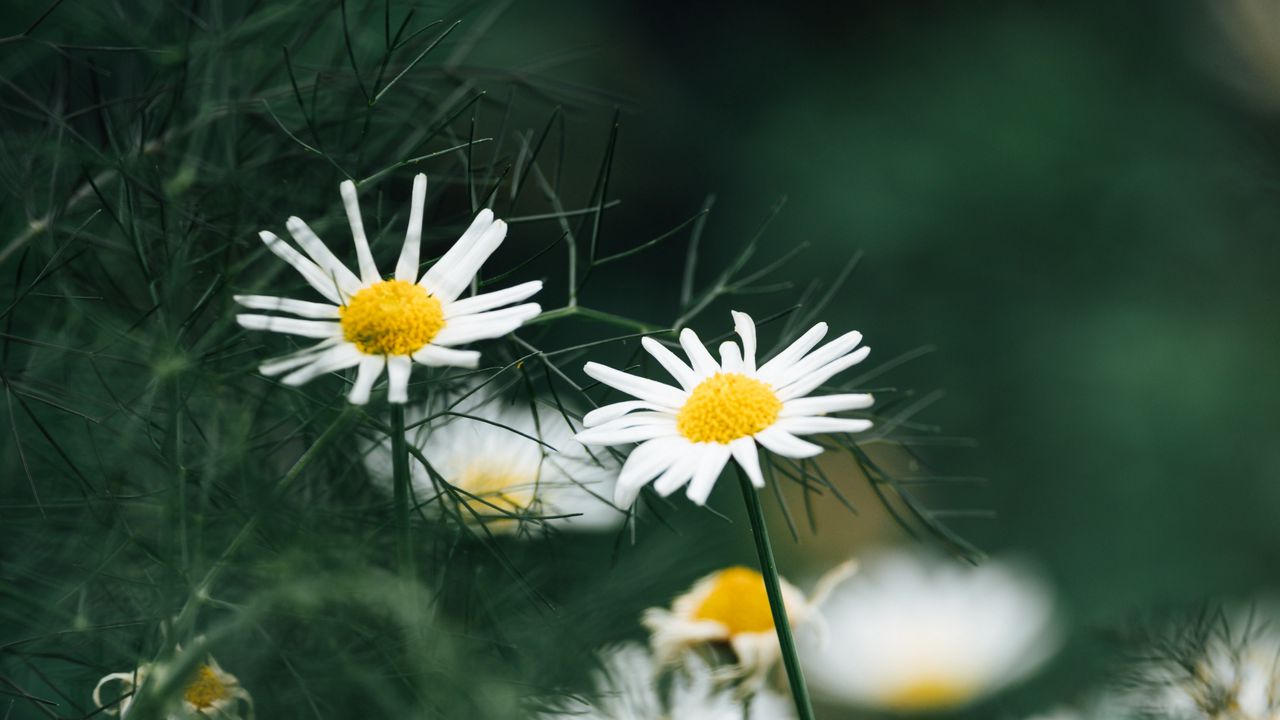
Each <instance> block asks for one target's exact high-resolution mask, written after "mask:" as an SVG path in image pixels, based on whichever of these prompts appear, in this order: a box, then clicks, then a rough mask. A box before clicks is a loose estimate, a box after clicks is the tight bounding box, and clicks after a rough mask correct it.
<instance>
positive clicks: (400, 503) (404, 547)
mask: <svg viewBox="0 0 1280 720" xmlns="http://www.w3.org/2000/svg"><path fill="white" fill-rule="evenodd" d="M391 474H392V478H393V481H394V490H395V496H394V499H395V514H396V557H397V558H398V560H399V563H400V574H401V575H403V576H404V577H406V578H408V577H411V576H412V575H413V541H412V537H411V536H410V532H409V516H410V513H411V512H412V511H411V509H410V507H409V448H408V445H407V444H406V443H405V437H404V405H400V404H393V405H392V406H391Z"/></svg>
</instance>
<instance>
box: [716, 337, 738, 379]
mask: <svg viewBox="0 0 1280 720" xmlns="http://www.w3.org/2000/svg"><path fill="white" fill-rule="evenodd" d="M720 369H721V370H723V371H724V372H727V373H740V372H742V351H741V350H739V349H738V343H736V342H733V341H731V340H726V341H724V342H722V343H720Z"/></svg>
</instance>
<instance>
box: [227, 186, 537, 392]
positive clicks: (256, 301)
mask: <svg viewBox="0 0 1280 720" xmlns="http://www.w3.org/2000/svg"><path fill="white" fill-rule="evenodd" d="M340 190H341V191H342V203H343V205H344V206H345V207H346V211H347V220H348V221H349V222H350V224H351V235H352V237H353V238H354V239H355V246H356V259H357V261H358V263H359V271H360V272H359V275H356V274H355V273H353V272H351V271H350V270H348V269H347V266H346V265H344V264H343V263H342V261H340V260H338V258H337V257H336V256H335V255H334V254H333V252H332V251H330V250H329V248H328V247H326V246H325V244H324V243H323V242H322V241H321V240H320V238H318V237H316V234H315V233H313V232H312V231H311V228H309V227H307V224H306V223H305V222H303V221H302V220H300V219H298V218H296V217H291V218H289V220H288V222H287V223H286V227H288V229H289V233H290V234H291V235H293V239H294V240H296V241H297V243H298V245H300V246H301V247H302V249H303V251H305V252H306V254H307V255H309V256H310V259H307V258H306V257H304V256H303V255H302V254H301V253H299V252H298V251H297V250H295V249H294V248H293V246H291V245H289V244H288V243H286V242H285V241H283V240H281V239H280V238H278V237H276V236H275V235H274V234H272V233H270V232H268V231H266V230H263V231H262V232H261V233H259V235H260V236H261V237H262V241H263V242H264V243H266V245H267V248H268V249H269V250H271V252H273V253H275V254H276V255H277V256H278V257H279V258H280V259H282V260H284V261H285V262H287V263H289V264H290V265H291V266H293V268H294V269H295V270H297V271H298V272H299V274H301V275H302V277H303V278H304V279H305V280H306V281H307V283H309V284H310V285H311V287H313V288H315V290H316V292H318V293H320V295H322V296H323V297H324V299H325V300H326V301H327V302H323V303H318V302H310V301H305V300H294V299H292V298H283V297H273V296H268V295H237V296H236V297H235V299H236V302H238V303H240V304H241V305H243V306H245V307H247V308H249V309H251V310H266V311H276V312H284V313H289V314H291V315H296V316H297V317H279V316H275V315H257V314H241V315H237V316H236V320H237V321H238V322H239V323H240V324H241V325H243V326H244V327H246V328H249V329H250V330H271V331H274V332H280V333H285V334H289V335H298V336H301V337H308V338H318V339H319V340H320V342H319V343H316V344H315V345H312V346H311V347H309V348H306V349H304V350H302V351H300V352H297V353H294V354H292V355H287V356H285V357H282V358H277V359H275V360H271V361H269V362H266V363H263V364H262V365H261V366H260V367H259V368H258V369H259V370H260V371H261V372H262V374H263V375H279V374H281V373H287V374H286V375H285V376H284V378H283V379H282V381H283V382H284V383H285V384H287V385H301V384H303V383H305V382H307V381H309V380H311V379H313V378H316V377H318V376H320V375H323V374H325V373H330V372H335V371H337V370H343V369H346V368H350V367H355V368H356V378H355V383H354V384H353V385H352V388H351V392H350V393H349V394H348V395H347V399H348V400H350V401H351V402H352V403H355V404H357V405H363V404H364V403H367V402H368V401H369V394H370V391H371V390H372V389H373V385H374V383H375V382H377V380H378V378H379V377H381V376H382V371H383V368H384V367H385V368H386V371H387V383H388V388H387V399H388V400H390V401H391V402H393V403H404V402H408V399H409V394H408V389H407V388H408V384H409V373H410V371H411V369H412V367H413V363H415V362H416V363H419V364H422V365H428V366H438V365H452V366H458V367H476V365H477V364H478V363H479V361H480V353H479V352H477V351H475V350H459V349H457V346H459V345H465V344H467V343H470V342H473V341H476V340H484V339H487V338H496V337H500V336H502V335H505V334H507V333H509V332H511V331H512V330H515V329H516V328H518V327H520V325H521V324H523V323H524V322H525V321H526V320H528V319H530V318H532V317H533V316H535V315H537V314H538V313H539V312H541V308H539V306H538V304H537V303H525V304H523V305H516V306H513V307H504V306H507V305H511V303H515V302H520V301H521V300H525V299H527V298H529V297H530V296H532V295H533V294H534V293H536V292H538V290H540V289H541V288H542V282H541V281H537V280H535V281H532V282H527V283H523V284H521V285H516V286H514V287H509V288H505V289H503V290H496V291H494V292H490V293H485V294H483V295H474V296H472V297H468V298H462V299H459V296H460V295H462V293H463V292H464V291H465V290H466V289H467V288H469V287H470V286H471V281H472V280H473V279H474V278H475V276H476V273H477V272H479V270H480V266H481V265H483V264H484V261H485V260H487V259H488V258H489V256H490V255H491V254H493V251H494V250H496V249H497V248H498V245H499V244H501V243H502V240H503V238H505V237H506V235H507V224H506V223H504V222H502V221H501V220H495V219H494V218H493V213H492V212H491V211H489V210H481V211H480V213H479V214H478V215H476V218H475V220H474V221H473V222H472V223H471V227H469V228H467V230H466V232H464V233H463V234H462V237H460V238H459V239H458V242H456V243H454V245H453V247H452V248H450V249H449V251H448V252H446V253H445V254H444V257H441V258H440V260H439V261H437V262H436V263H435V264H434V265H432V266H431V268H430V269H429V270H427V272H426V273H425V274H423V275H422V277H421V278H419V277H418V264H419V263H418V252H419V241H420V240H421V238H422V206H423V202H424V200H425V198H426V194H427V177H426V176H425V175H418V176H417V177H415V178H414V181H413V204H412V206H411V207H410V210H409V230H408V232H406V233H405V237H404V247H403V248H402V249H401V251H400V260H399V262H397V263H396V269H395V275H394V277H392V278H391V279H390V280H384V279H383V277H382V275H381V274H380V273H379V272H378V267H377V265H375V264H374V262H373V254H372V253H371V252H370V250H369V241H368V239H367V238H366V237H365V234H364V224H363V221H361V219H360V206H359V204H358V202H357V199H356V186H355V184H354V183H352V182H351V181H350V180H348V181H346V182H343V183H342V185H341V186H340Z"/></svg>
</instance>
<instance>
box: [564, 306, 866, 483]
mask: <svg viewBox="0 0 1280 720" xmlns="http://www.w3.org/2000/svg"><path fill="white" fill-rule="evenodd" d="M733 324H734V329H735V330H737V332H738V336H739V337H740V338H741V339H742V346H741V347H739V346H738V344H737V343H734V342H728V341H726V342H724V343H721V345H720V361H719V362H716V360H715V358H713V357H711V353H709V352H707V349H706V347H704V346H703V344H702V341H701V340H699V339H698V336H697V335H696V334H694V332H693V331H692V330H690V329H688V328H685V329H684V330H683V331H682V332H681V333H680V346H681V347H682V348H683V349H684V351H685V354H686V355H688V356H689V363H688V364H686V363H685V361H684V360H681V359H680V358H679V357H676V354H675V353H673V352H671V350H669V349H667V346H665V345H663V344H662V343H660V342H658V341H657V340H654V339H653V338H648V337H646V338H643V339H642V340H641V343H642V344H643V345H644V348H645V350H648V351H649V354H650V355H652V356H653V357H654V359H655V360H657V361H658V362H659V363H660V364H661V365H662V367H663V368H664V369H666V371H667V372H668V373H670V374H671V376H672V377H673V378H675V380H676V382H677V383H678V384H679V387H672V386H671V385H666V384H663V383H660V382H656V381H653V380H649V379H647V378H642V377H638V376H636V375H631V374H629V373H625V372H622V371H621V370H615V369H614V368H611V367H606V366H604V365H601V364H599V363H594V362H589V363H587V364H586V366H585V367H584V368H583V371H584V372H585V373H586V374H587V375H590V376H591V377H592V378H594V379H596V380H599V381H600V382H602V383H604V384H605V385H608V386H610V387H612V388H614V389H615V390H620V391H622V392H624V393H627V394H628V395H632V396H634V397H635V398H637V399H636V400H626V401H623V402H619V403H614V404H612V405H605V406H604V407H601V408H599V409H597V410H593V411H592V412H589V413H587V415H586V417H584V418H583V419H582V424H583V425H585V426H586V428H587V429H585V430H583V431H582V432H580V433H578V439H579V440H581V441H582V442H584V443H587V444H588V445H629V444H631V443H641V445H640V446H639V447H638V448H636V449H635V450H633V451H632V452H631V456H630V457H628V458H627V462H626V464H625V465H624V466H623V468H622V473H621V475H619V477H618V489H617V494H616V495H615V497H614V502H615V503H616V504H617V505H618V507H629V506H630V505H631V503H633V502H635V499H636V495H638V494H639V492H640V489H641V488H642V487H644V486H645V485H647V484H648V483H649V482H650V481H652V482H653V489H654V490H655V491H656V492H657V493H658V494H659V495H662V496H664V497H665V496H667V495H670V494H671V493H673V492H675V491H676V490H679V489H680V488H681V487H684V486H685V485H686V484H687V485H688V486H689V488H688V490H687V491H686V492H685V495H686V496H688V498H689V499H690V500H692V501H693V502H695V503H697V504H698V505H702V504H704V503H706V501H707V497H708V496H709V495H710V494H711V489H712V488H713V487H714V486H715V483H716V479H717V478H719V477H720V473H721V471H723V470H724V467H725V465H727V464H728V463H729V460H730V459H733V460H735V461H737V463H738V465H739V466H741V468H742V470H743V472H745V473H746V474H747V477H749V478H750V479H751V482H752V484H754V485H755V486H756V487H764V476H763V475H762V474H761V471H760V456H759V451H758V450H757V448H756V444H757V443H759V444H760V445H761V446H763V447H764V448H765V449H766V450H768V451H770V452H772V453H776V454H778V455H782V456H784V457H789V458H807V457H813V456H815V455H819V454H821V453H822V446H820V445H815V444H813V443H811V442H808V441H805V440H801V439H800V438H798V437H796V436H797V435H813V434H822V433H853V432H861V431H863V430H866V429H867V428H869V427H871V421H870V420H867V419H865V418H842V417H827V414H828V413H834V412H841V411H845V410H861V409H864V408H868V407H870V406H871V403H872V398H871V396H870V395H867V394H863V393H857V394H844V395H821V396H817V397H809V396H808V395H809V393H811V392H813V391H814V390H817V389H818V387H820V386H821V385H822V384H823V383H825V382H826V381H827V380H829V379H831V377H832V376H834V375H835V374H836V373H839V372H841V371H843V370H846V369H848V368H851V367H853V366H854V365H857V364H858V363H860V362H862V360H863V358H865V357H866V356H867V353H869V352H870V351H871V349H870V348H867V347H862V348H858V343H860V342H862V333H859V332H850V333H845V334H844V335H841V336H840V337H838V338H836V339H835V340H832V341H831V342H829V343H827V344H826V345H823V346H822V347H821V348H818V349H817V350H815V351H813V352H810V350H813V348H814V346H816V345H817V344H818V342H819V341H821V340H822V338H823V336H825V335H826V334H827V324H826V323H818V324H817V325H815V326H813V328H812V329H810V330H809V332H807V333H805V334H804V335H802V336H801V337H800V339H798V340H796V341H795V342H793V343H792V344H791V345H790V346H789V347H788V348H787V349H785V350H783V351H782V352H780V353H778V354H777V355H776V356H774V358H773V359H772V360H770V361H769V362H766V363H764V364H763V365H761V366H760V367H756V325H755V322H754V321H752V319H751V318H750V316H748V315H747V314H746V313H740V312H734V313H733ZM855 348H857V349H856V350H855Z"/></svg>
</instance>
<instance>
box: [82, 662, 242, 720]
mask: <svg viewBox="0 0 1280 720" xmlns="http://www.w3.org/2000/svg"><path fill="white" fill-rule="evenodd" d="M156 673H157V668H156V666H155V665H152V664H150V663H148V664H146V665H142V666H141V667H139V668H138V669H137V670H134V671H131V672H118V673H111V674H110V675H107V676H105V677H103V678H102V679H101V680H99V681H98V685H97V686H96V687H94V688H93V702H94V704H95V705H97V706H98V707H100V708H102V712H103V713H105V714H107V715H119V716H120V717H121V718H126V719H127V718H128V717H129V708H130V707H131V706H132V705H133V698H134V691H135V690H137V689H138V688H139V687H142V685H143V683H145V682H146V681H147V678H148V677H152V676H154V675H156ZM110 685H119V691H118V692H115V693H113V694H112V697H118V698H120V700H119V701H112V700H110V699H108V700H107V701H106V702H105V703H104V702H103V697H102V691H103V689H104V688H107V687H108V686H110ZM252 717H253V698H252V697H250V696H249V693H248V691H246V690H245V689H244V688H243V687H241V686H240V681H239V680H237V679H236V676H235V675H232V674H231V673H229V672H227V671H225V670H223V669H222V668H221V667H219V666H218V662H217V661H216V660H214V659H213V658H208V660H207V661H206V662H205V663H204V664H202V665H200V667H199V668H197V669H196V672H195V675H194V676H193V677H192V678H191V680H190V682H188V683H187V686H186V687H185V688H184V689H183V691H182V701H181V705H180V706H179V705H178V704H177V703H175V704H174V706H173V707H171V708H169V710H168V711H167V714H166V715H165V718H166V720H197V719H198V718H219V719H220V720H241V718H252Z"/></svg>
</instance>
